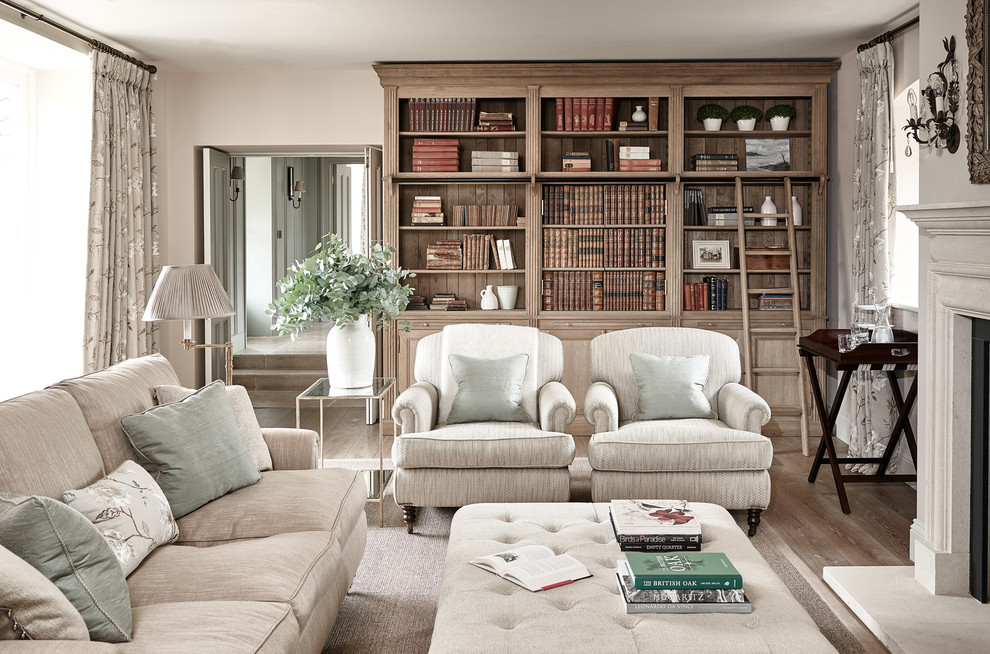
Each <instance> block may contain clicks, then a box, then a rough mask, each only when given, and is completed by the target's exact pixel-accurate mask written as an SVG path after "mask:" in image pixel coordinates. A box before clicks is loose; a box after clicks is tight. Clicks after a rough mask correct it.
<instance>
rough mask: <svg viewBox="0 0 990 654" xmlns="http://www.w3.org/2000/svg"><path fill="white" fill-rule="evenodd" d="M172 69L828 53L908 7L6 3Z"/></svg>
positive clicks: (854, 3)
mask: <svg viewBox="0 0 990 654" xmlns="http://www.w3.org/2000/svg"><path fill="white" fill-rule="evenodd" d="M17 1H18V2H19V3H20V4H23V5H25V6H27V7H30V8H32V9H35V10H37V11H39V12H40V13H42V14H44V15H45V16H47V17H49V18H51V19H53V20H57V21H59V22H64V23H66V24H69V25H70V26H74V27H77V28H78V29H79V31H81V32H83V33H84V34H92V35H94V36H95V37H96V38H101V37H102V39H103V40H105V41H107V42H109V43H111V44H113V45H116V46H118V47H120V48H122V49H124V50H127V51H129V52H132V53H134V54H136V55H137V56H139V57H140V58H141V59H143V60H145V61H147V62H149V63H155V64H157V65H158V66H159V67H161V68H162V69H164V70H169V71H178V70H182V71H196V72H219V71H235V70H279V69H284V68H287V67H291V68H293V69H297V70H298V69H301V68H309V69H329V68H365V67H367V66H368V65H369V64H371V63H373V62H384V61H513V60H515V61H545V60H581V61H598V60H609V59H613V60H636V59H649V60H657V59H790V58H829V59H831V58H837V57H840V56H842V55H844V54H847V53H848V52H850V51H852V50H853V49H854V48H855V47H856V45H858V44H859V43H861V42H863V41H866V40H869V39H871V38H873V37H874V36H876V35H877V34H879V33H880V32H882V31H883V30H884V29H887V28H889V27H891V26H892V23H894V22H895V21H899V20H900V19H903V18H905V17H909V16H912V15H916V14H917V4H918V3H917V0H872V1H871V0H828V1H825V0H822V1H816V2H801V1H797V2H795V1H788V0H746V1H740V0H696V1H695V2H690V1H688V0H611V1H607V0H497V1H496V0H488V1H486V2H478V1H477V0H474V1H472V0H351V1H349V2H347V1H341V0H43V1H42V2H32V1H30V0H17Z"/></svg>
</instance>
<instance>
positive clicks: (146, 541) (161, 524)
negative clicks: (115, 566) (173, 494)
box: [62, 461, 179, 576]
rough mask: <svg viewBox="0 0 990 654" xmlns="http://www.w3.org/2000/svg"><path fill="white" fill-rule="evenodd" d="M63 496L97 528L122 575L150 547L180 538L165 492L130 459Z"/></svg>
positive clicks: (128, 570) (130, 570) (131, 570)
mask: <svg viewBox="0 0 990 654" xmlns="http://www.w3.org/2000/svg"><path fill="white" fill-rule="evenodd" d="M62 497H63V499H64V500H65V503H66V504H68V505H69V506H71V507H72V508H73V509H75V510H76V511H79V513H82V514H83V515H84V516H86V517H87V518H88V519H89V520H90V522H92V523H93V524H94V525H96V528H97V529H99V530H100V533H101V534H103V538H105V539H106V541H107V543H109V544H110V549H111V550H113V553H114V555H116V557H117V561H118V562H119V563H120V567H121V568H122V569H123V571H124V575H125V576H126V575H129V574H131V572H133V571H134V568H136V567H138V565H139V564H140V563H141V561H143V560H144V558H145V557H146V556H148V554H150V553H151V551H152V550H153V549H155V548H156V547H158V546H159V545H165V544H167V543H171V542H172V541H174V540H175V539H176V538H178V537H179V527H178V526H177V525H176V524H175V518H173V517H172V510H171V509H170V508H169V505H168V500H167V499H166V498H165V493H163V492H162V489H161V488H159V486H158V484H157V483H155V480H154V479H152V478H151V475H149V474H148V472H147V471H146V470H145V469H144V468H142V467H141V466H139V465H138V464H136V463H134V462H133V461H124V462H123V463H121V464H120V466H119V467H118V468H117V469H116V470H114V471H113V472H111V473H110V474H109V475H107V476H106V477H104V478H103V479H100V480H99V481H96V482H94V483H92V484H90V485H89V486H87V487H86V488H82V489H80V490H70V491H65V492H64V493H63V494H62Z"/></svg>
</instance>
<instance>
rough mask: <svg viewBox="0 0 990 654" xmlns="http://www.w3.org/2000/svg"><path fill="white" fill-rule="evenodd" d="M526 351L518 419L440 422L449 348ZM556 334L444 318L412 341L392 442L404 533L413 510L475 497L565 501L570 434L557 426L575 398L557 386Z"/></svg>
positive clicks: (451, 388)
mask: <svg viewBox="0 0 990 654" xmlns="http://www.w3.org/2000/svg"><path fill="white" fill-rule="evenodd" d="M521 353H522V354H526V355H527V356H528V359H527V362H526V364H525V366H526V371H525V379H524V381H523V382H522V386H521V406H522V408H523V409H524V410H525V416H526V417H528V421H526V422H492V421H483V422H463V423H458V424H447V418H448V415H449V414H450V410H451V406H452V404H453V402H454V397H455V395H456V394H457V392H458V385H457V381H456V380H455V378H454V374H453V371H452V369H451V365H450V355H452V354H453V355H467V356H470V357H474V358H478V359H501V358H505V357H509V356H512V355H517V354H521ZM563 368H564V356H563V348H562V346H561V343H560V340H559V339H558V338H556V337H554V336H551V335H549V334H544V333H542V332H540V331H539V330H537V329H536V328H533V327H520V326H514V325H482V324H462V325H448V326H447V327H445V328H444V329H443V331H442V332H439V333H437V334H432V335H430V336H427V337H426V338H424V339H422V340H421V341H420V342H419V344H418V346H417V348H416V362H415V377H416V383H415V384H413V385H412V386H410V387H409V388H407V389H406V390H405V391H403V392H402V394H401V395H399V397H398V399H396V401H395V404H394V405H393V407H392V417H393V418H394V419H395V423H396V425H397V426H398V427H399V428H400V429H401V435H400V436H398V437H397V438H396V439H395V443H394V444H393V445H392V460H393V462H394V464H395V468H396V469H395V485H394V492H395V502H396V504H398V505H399V506H401V507H402V510H403V520H404V521H405V523H406V528H407V529H408V531H409V532H410V533H412V529H413V524H414V523H415V521H416V510H417V507H421V506H438V507H439V506H446V507H455V506H456V507H459V506H465V505H467V504H474V503H477V502H566V501H568V499H570V477H569V472H568V468H567V466H568V465H570V463H571V462H572V461H573V460H574V439H573V438H571V436H570V435H568V434H566V433H564V429H565V428H566V427H567V425H568V424H570V422H571V421H572V420H573V419H574V414H575V404H574V398H573V397H571V394H570V392H569V391H568V390H567V389H566V388H565V387H564V386H563V384H561V383H560V378H561V374H562V373H563Z"/></svg>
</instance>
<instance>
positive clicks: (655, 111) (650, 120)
mask: <svg viewBox="0 0 990 654" xmlns="http://www.w3.org/2000/svg"><path fill="white" fill-rule="evenodd" d="M647 104H648V105H649V111H647V112H646V116H647V117H646V121H647V127H648V129H649V130H650V131H656V129H657V125H658V124H659V122H660V98H650V99H649V102H648V103H647Z"/></svg>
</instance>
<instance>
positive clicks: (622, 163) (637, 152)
mask: <svg viewBox="0 0 990 654" xmlns="http://www.w3.org/2000/svg"><path fill="white" fill-rule="evenodd" d="M619 170H620V171H628V172H657V173H658V172H660V160H659V159H650V148H649V146H647V145H623V146H620V147H619Z"/></svg>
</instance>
